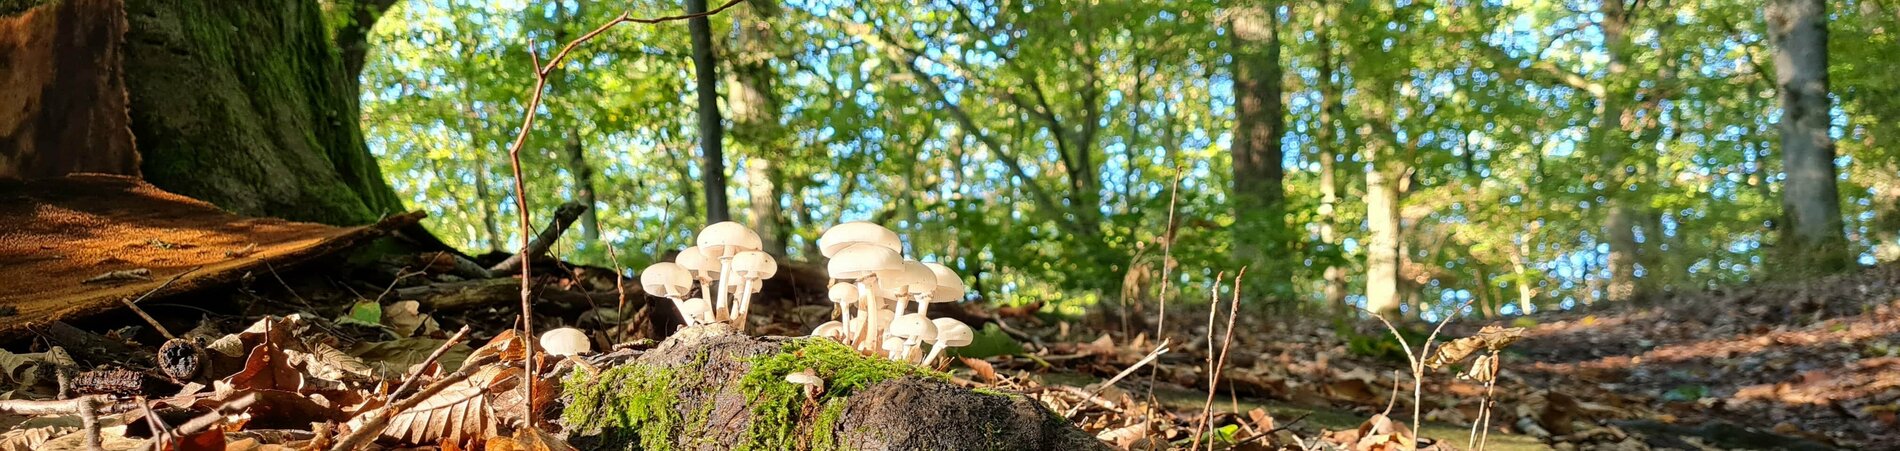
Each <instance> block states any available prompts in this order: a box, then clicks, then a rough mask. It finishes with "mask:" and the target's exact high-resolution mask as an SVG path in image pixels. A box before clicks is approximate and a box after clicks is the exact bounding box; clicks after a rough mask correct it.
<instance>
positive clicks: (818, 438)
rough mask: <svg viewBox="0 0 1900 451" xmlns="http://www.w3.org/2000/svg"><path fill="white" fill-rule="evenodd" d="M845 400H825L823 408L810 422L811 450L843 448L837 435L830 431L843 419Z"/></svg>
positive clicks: (824, 450)
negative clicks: (814, 419)
mask: <svg viewBox="0 0 1900 451" xmlns="http://www.w3.org/2000/svg"><path fill="white" fill-rule="evenodd" d="M844 406H845V400H844V399H843V398H837V399H832V400H830V401H825V410H823V411H820V412H819V413H818V419H817V420H816V421H813V422H812V424H811V430H812V431H813V433H812V435H811V449H812V450H813V451H832V450H839V449H844V447H843V445H842V444H840V443H838V435H837V434H834V433H831V431H832V430H833V429H837V428H838V422H839V421H840V420H842V419H844Z"/></svg>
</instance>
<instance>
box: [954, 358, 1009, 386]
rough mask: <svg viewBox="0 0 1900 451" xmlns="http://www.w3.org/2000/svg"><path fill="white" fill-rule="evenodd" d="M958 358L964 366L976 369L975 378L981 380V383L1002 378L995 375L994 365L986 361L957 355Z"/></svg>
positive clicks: (991, 382) (994, 381) (992, 382)
mask: <svg viewBox="0 0 1900 451" xmlns="http://www.w3.org/2000/svg"><path fill="white" fill-rule="evenodd" d="M958 360H962V361H963V365H964V366H968V367H970V369H971V370H974V371H976V378H977V379H978V380H981V381H983V383H986V384H994V383H996V381H999V380H1002V378H1000V377H997V376H996V366H995V365H991V364H990V362H988V361H985V360H983V359H972V358H969V357H959V358H958Z"/></svg>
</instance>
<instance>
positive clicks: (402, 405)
mask: <svg viewBox="0 0 1900 451" xmlns="http://www.w3.org/2000/svg"><path fill="white" fill-rule="evenodd" d="M499 358H500V355H499V354H488V355H484V356H481V357H477V358H475V360H470V361H468V362H464V363H462V369H460V370H456V371H455V372H454V373H449V375H448V376H444V377H443V378H442V379H438V380H436V381H435V383H433V384H429V387H428V388H424V389H422V391H420V392H417V393H416V394H415V395H414V396H410V397H408V398H403V400H402V402H397V403H394V404H387V405H384V406H383V407H381V408H378V409H376V410H375V411H374V412H371V413H370V416H369V419H368V420H364V421H363V426H362V427H359V428H357V429H356V430H353V431H350V435H348V436H345V437H343V439H342V440H338V441H337V442H336V446H331V447H330V451H349V450H353V449H361V448H363V445H365V444H368V443H369V440H370V439H373V438H375V437H376V436H379V435H382V433H383V429H384V428H387V427H389V419H390V418H391V417H392V416H393V415H392V414H391V412H394V413H398V414H400V413H402V412H406V411H408V410H409V409H412V408H415V407H416V405H417V404H421V403H422V401H423V400H426V399H429V398H431V397H434V396H435V395H436V394H437V393H441V392H442V390H447V389H448V388H449V386H450V385H455V383H457V382H461V381H463V380H467V379H468V378H469V377H470V376H474V375H475V372H476V371H479V370H480V369H481V368H482V367H483V366H487V365H488V364H489V363H491V362H494V361H496V360H498V359H499ZM526 380H527V381H529V382H528V383H529V384H533V381H534V379H526ZM530 404H533V403H530ZM531 418H532V417H531Z"/></svg>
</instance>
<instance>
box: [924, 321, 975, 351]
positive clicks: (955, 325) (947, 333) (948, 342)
mask: <svg viewBox="0 0 1900 451" xmlns="http://www.w3.org/2000/svg"><path fill="white" fill-rule="evenodd" d="M930 321H931V322H933V323H936V324H937V338H935V339H934V340H933V341H936V342H937V343H938V346H946V347H952V348H957V347H963V346H969V345H970V342H971V341H975V340H976V331H975V330H972V329H970V326H969V325H966V324H963V322H962V321H957V320H955V319H952V318H937V319H933V320H930Z"/></svg>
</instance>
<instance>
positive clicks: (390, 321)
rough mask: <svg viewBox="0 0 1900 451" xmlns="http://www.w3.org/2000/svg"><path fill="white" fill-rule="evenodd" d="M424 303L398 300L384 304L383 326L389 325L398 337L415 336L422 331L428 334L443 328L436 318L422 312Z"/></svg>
mask: <svg viewBox="0 0 1900 451" xmlns="http://www.w3.org/2000/svg"><path fill="white" fill-rule="evenodd" d="M421 308H422V303H420V302H416V301H398V302H395V303H391V304H389V305H385V306H383V326H386V327H389V330H390V331H391V332H395V333H396V337H398V338H403V337H413V336H416V333H418V332H420V333H423V334H428V333H431V332H435V331H437V330H441V328H442V327H441V326H439V325H437V324H436V322H435V318H430V317H429V315H424V314H422V310H421Z"/></svg>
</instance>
